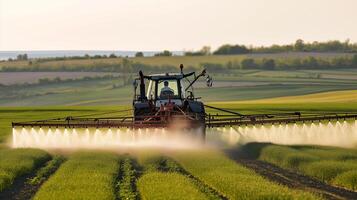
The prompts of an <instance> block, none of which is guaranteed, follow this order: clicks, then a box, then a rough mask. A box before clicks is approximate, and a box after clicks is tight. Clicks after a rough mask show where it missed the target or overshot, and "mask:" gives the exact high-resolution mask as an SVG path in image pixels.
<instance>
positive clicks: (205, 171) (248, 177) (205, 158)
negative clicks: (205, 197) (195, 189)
mask: <svg viewBox="0 0 357 200" xmlns="http://www.w3.org/2000/svg"><path fill="white" fill-rule="evenodd" d="M173 156H174V158H175V159H176V160H178V161H179V162H180V164H181V165H182V166H183V168H184V169H185V170H187V171H188V172H190V173H191V174H192V175H193V176H195V177H197V178H198V179H200V180H201V181H202V182H204V183H206V184H207V185H209V186H210V187H212V188H214V189H216V190H217V191H219V192H220V193H221V194H223V195H224V196H226V197H227V198H229V199H316V198H317V197H315V196H313V195H312V194H309V193H305V192H301V191H296V190H291V189H288V188H287V187H284V186H280V185H277V184H274V183H272V182H270V181H267V180H266V179H263V178H262V177H261V176H259V175H257V174H256V173H255V172H253V171H251V170H249V169H247V168H244V167H242V166H240V165H238V164H237V163H235V162H234V161H232V160H229V159H228V158H226V157H225V156H224V155H222V153H219V152H217V151H183V152H178V153H176V154H175V155H173Z"/></svg>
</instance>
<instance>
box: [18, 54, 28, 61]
mask: <svg viewBox="0 0 357 200" xmlns="http://www.w3.org/2000/svg"><path fill="white" fill-rule="evenodd" d="M17 60H28V56H27V54H26V53H25V54H19V55H17Z"/></svg>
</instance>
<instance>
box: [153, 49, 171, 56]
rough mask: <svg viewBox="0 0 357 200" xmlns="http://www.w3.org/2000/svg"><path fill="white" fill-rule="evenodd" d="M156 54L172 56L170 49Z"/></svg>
mask: <svg viewBox="0 0 357 200" xmlns="http://www.w3.org/2000/svg"><path fill="white" fill-rule="evenodd" d="M155 56H172V53H171V52H170V51H168V50H164V51H163V52H160V53H157V54H155Z"/></svg>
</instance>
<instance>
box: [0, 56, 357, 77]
mask: <svg viewBox="0 0 357 200" xmlns="http://www.w3.org/2000/svg"><path fill="white" fill-rule="evenodd" d="M203 67H204V68H206V69H207V70H208V71H211V72H225V71H227V70H244V69H262V70H299V69H341V68H356V69H357V54H355V55H354V56H342V57H334V58H324V57H321V58H316V57H312V56H310V57H304V58H249V57H247V58H243V59H241V60H232V61H228V62H226V63H223V64H222V63H214V62H203V63H200V64H199V65H198V66H186V67H185V70H187V71H194V70H197V69H199V68H203ZM177 68H178V67H177V66H173V65H161V66H157V65H148V64H144V63H140V62H135V61H133V60H129V59H126V58H124V59H122V61H121V62H120V63H94V64H91V65H74V66H68V65H63V66H59V67H50V66H46V65H43V66H39V65H30V66H23V67H12V66H8V67H2V68H1V69H0V71H1V72H18V71H22V72H26V71H27V72H51V71H52V72H53V71H60V72H64V71H70V72H71V71H73V72H74V71H76V72H82V71H88V72H119V73H137V72H138V71H139V70H143V71H145V72H146V73H152V72H155V73H157V72H169V71H177Z"/></svg>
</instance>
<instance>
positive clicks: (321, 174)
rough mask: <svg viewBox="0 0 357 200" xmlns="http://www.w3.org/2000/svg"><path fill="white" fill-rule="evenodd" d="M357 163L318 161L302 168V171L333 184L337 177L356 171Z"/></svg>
mask: <svg viewBox="0 0 357 200" xmlns="http://www.w3.org/2000/svg"><path fill="white" fill-rule="evenodd" d="M356 167H357V162H351V161H331V160H330V161H326V160H325V161H324V160H323V161H317V162H312V163H309V164H308V165H305V166H303V167H302V169H301V170H302V171H303V172H304V173H306V174H307V175H309V176H313V177H316V178H318V179H320V180H323V181H326V182H331V181H332V180H333V179H334V178H335V177H336V176H337V175H339V174H341V173H343V172H346V171H349V170H352V169H356Z"/></svg>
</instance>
